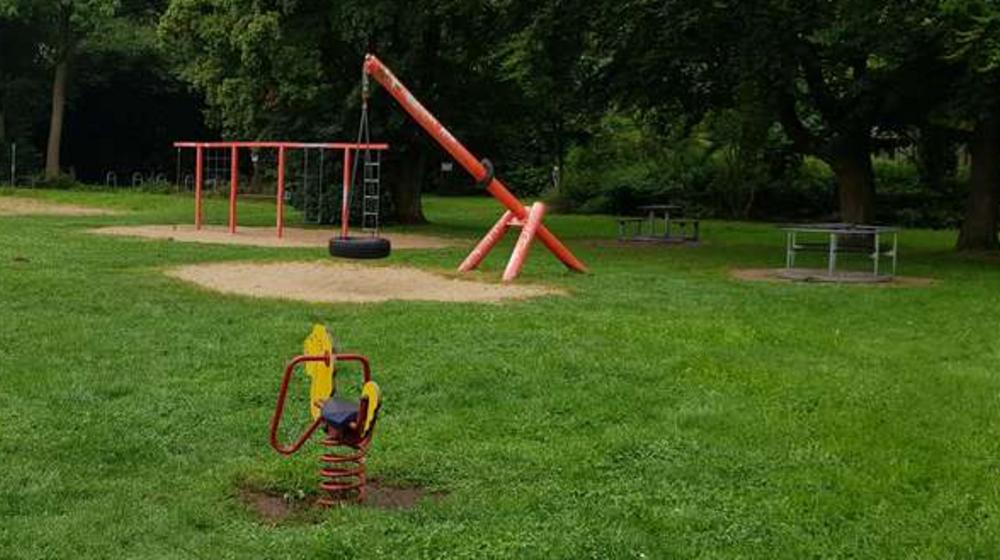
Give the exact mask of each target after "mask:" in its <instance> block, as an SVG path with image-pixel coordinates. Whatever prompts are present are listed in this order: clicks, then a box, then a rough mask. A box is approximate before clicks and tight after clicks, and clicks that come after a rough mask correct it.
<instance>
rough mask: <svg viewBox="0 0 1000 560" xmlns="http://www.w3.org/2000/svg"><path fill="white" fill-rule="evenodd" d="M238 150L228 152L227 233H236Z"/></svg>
mask: <svg viewBox="0 0 1000 560" xmlns="http://www.w3.org/2000/svg"><path fill="white" fill-rule="evenodd" d="M239 150H240V149H239V148H237V147H236V146H233V147H232V148H230V150H229V233H236V188H237V187H238V186H239V181H240V177H239V175H240V170H239V155H240V151H239Z"/></svg>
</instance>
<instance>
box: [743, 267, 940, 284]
mask: <svg viewBox="0 0 1000 560" xmlns="http://www.w3.org/2000/svg"><path fill="white" fill-rule="evenodd" d="M729 275H730V276H731V277H733V278H735V279H737V280H749V281H751V282H787V283H793V282H794V283H816V284H853V285H863V286H883V287H901V286H932V285H934V284H935V282H936V281H935V280H934V279H933V278H919V277H916V276H893V277H891V278H890V277H884V276H881V277H879V278H873V277H872V275H871V274H869V273H861V272H839V273H837V274H836V275H835V276H833V277H830V276H827V271H826V270H825V269H818V268H817V269H808V268H807V269H793V270H792V271H787V270H785V269H784V268H734V269H732V270H730V271H729Z"/></svg>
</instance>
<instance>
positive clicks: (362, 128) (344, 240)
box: [330, 74, 392, 259]
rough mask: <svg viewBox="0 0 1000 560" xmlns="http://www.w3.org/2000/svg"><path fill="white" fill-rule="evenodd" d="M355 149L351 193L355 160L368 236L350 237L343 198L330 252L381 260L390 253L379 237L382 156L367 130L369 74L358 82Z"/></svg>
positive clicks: (353, 173) (388, 245)
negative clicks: (339, 228)
mask: <svg viewBox="0 0 1000 560" xmlns="http://www.w3.org/2000/svg"><path fill="white" fill-rule="evenodd" d="M356 146H357V151H356V152H355V157H354V165H353V167H352V169H351V180H350V191H349V192H350V193H353V192H355V190H356V189H355V186H356V185H355V184H356V181H357V178H358V163H359V162H360V163H361V231H363V232H365V233H367V234H368V235H362V236H351V235H349V234H348V231H349V230H348V228H347V224H346V220H347V216H348V212H347V211H346V208H347V207H348V206H349V205H350V201H349V200H346V199H345V200H344V201H343V204H344V205H345V211H344V213H343V217H342V219H343V220H344V221H345V223H344V224H343V226H342V232H341V235H338V236H336V237H333V238H331V239H330V255H331V256H333V257H340V258H345V259H384V258H386V257H388V256H389V254H390V253H391V252H392V245H391V244H390V243H389V240H388V239H386V238H384V237H379V235H378V234H379V231H380V230H381V223H380V221H379V215H380V210H381V205H382V189H381V179H382V176H381V164H382V161H381V155H380V152H379V151H377V150H372V149H371V135H370V133H369V130H368V75H367V74H365V75H364V76H363V79H362V82H361V124H360V125H359V126H358V141H357V144H356Z"/></svg>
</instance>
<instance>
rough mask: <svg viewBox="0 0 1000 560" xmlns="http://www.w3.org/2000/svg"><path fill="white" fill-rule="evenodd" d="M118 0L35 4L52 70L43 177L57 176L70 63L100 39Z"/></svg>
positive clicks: (34, 13) (34, 15)
mask: <svg viewBox="0 0 1000 560" xmlns="http://www.w3.org/2000/svg"><path fill="white" fill-rule="evenodd" d="M118 7H119V2H118V0H36V1H34V2H32V3H31V9H32V19H33V21H34V22H35V25H36V29H37V30H38V33H39V37H40V40H41V47H42V49H41V50H42V53H43V55H44V56H45V58H46V60H47V61H48V62H49V64H50V65H51V68H52V99H51V100H52V109H51V112H50V116H49V134H48V146H47V149H46V155H45V177H46V178H47V179H52V178H55V177H57V176H58V175H59V173H60V170H61V167H60V154H61V149H62V133H63V120H64V115H65V111H66V95H67V89H68V88H69V83H70V74H71V68H72V63H73V61H74V59H75V57H76V56H77V55H78V54H79V53H80V49H81V48H82V47H83V46H84V44H85V43H86V41H87V40H88V39H90V38H92V37H97V36H100V34H101V33H102V31H103V30H104V29H106V27H107V26H108V25H109V23H110V22H111V21H112V19H113V18H114V15H115V12H116V11H117V10H118Z"/></svg>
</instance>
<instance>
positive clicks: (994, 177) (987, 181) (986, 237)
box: [957, 116, 1000, 251]
mask: <svg viewBox="0 0 1000 560" xmlns="http://www.w3.org/2000/svg"><path fill="white" fill-rule="evenodd" d="M969 154H970V156H971V159H972V170H971V176H970V178H969V198H968V200H967V202H966V206H965V219H964V220H963V221H962V229H961V231H960V232H959V234H958V245H957V248H958V249H959V250H960V251H967V250H994V249H997V248H1000V244H998V243H997V206H998V203H1000V196H998V194H1000V193H998V189H1000V118H998V117H997V116H990V117H987V118H985V119H982V120H980V121H979V122H977V123H976V128H975V130H974V131H973V132H972V139H971V140H970V141H969Z"/></svg>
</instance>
